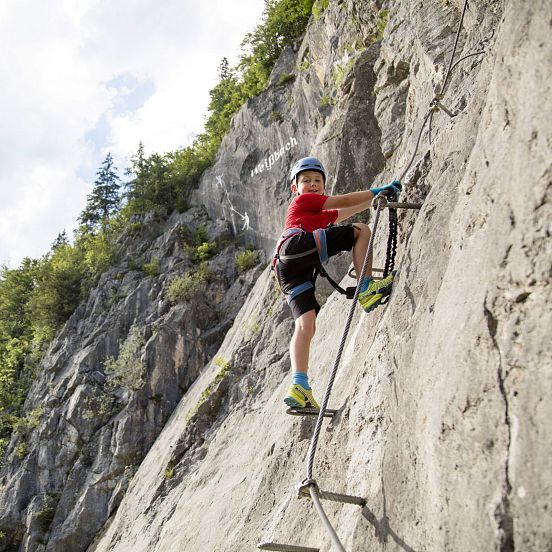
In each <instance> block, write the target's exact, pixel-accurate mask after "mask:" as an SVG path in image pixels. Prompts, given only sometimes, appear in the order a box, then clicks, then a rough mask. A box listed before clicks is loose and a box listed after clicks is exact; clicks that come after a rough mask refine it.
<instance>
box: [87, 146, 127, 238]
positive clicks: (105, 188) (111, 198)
mask: <svg viewBox="0 0 552 552" xmlns="http://www.w3.org/2000/svg"><path fill="white" fill-rule="evenodd" d="M96 175H97V179H96V181H95V182H94V189H93V190H92V193H91V194H90V195H89V196H88V197H87V198H86V208H85V209H84V211H83V212H82V213H81V215H80V217H79V221H80V223H81V224H83V225H84V226H86V228H87V230H89V231H92V232H93V231H94V230H96V229H97V228H98V225H101V228H102V230H104V231H105V230H106V229H107V227H108V226H109V220H110V218H111V215H113V214H114V213H116V212H117V211H118V210H119V207H120V204H121V196H120V193H119V190H120V188H121V185H120V183H119V181H120V180H121V179H120V178H119V175H118V174H117V167H115V166H114V164H113V157H112V156H111V153H108V154H107V156H106V158H105V160H104V162H103V163H102V166H101V167H100V168H99V169H98V172H97V173H96Z"/></svg>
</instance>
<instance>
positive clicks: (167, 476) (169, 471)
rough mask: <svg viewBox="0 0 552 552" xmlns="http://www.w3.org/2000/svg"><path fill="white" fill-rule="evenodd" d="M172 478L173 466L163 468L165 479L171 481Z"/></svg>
mask: <svg viewBox="0 0 552 552" xmlns="http://www.w3.org/2000/svg"><path fill="white" fill-rule="evenodd" d="M173 477H174V466H171V465H168V466H167V467H166V468H165V479H166V480H167V481H169V480H171V479H172V478H173Z"/></svg>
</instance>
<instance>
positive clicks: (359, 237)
mask: <svg viewBox="0 0 552 552" xmlns="http://www.w3.org/2000/svg"><path fill="white" fill-rule="evenodd" d="M290 182H291V191H292V193H293V194H295V197H294V199H293V200H292V202H291V203H290V205H289V207H288V210H287V216H286V222H285V228H284V233H283V234H282V237H281V238H280V240H279V241H278V245H277V246H276V252H275V264H274V266H275V272H276V277H277V278H278V281H279V283H280V286H281V288H282V290H283V291H284V293H285V295H286V299H287V302H288V304H289V306H290V307H291V311H292V314H293V318H294V320H295V331H294V333H293V337H292V338H291V342H290V345H289V352H290V359H291V368H292V372H293V381H292V385H291V386H290V388H289V389H288V392H287V395H286V397H285V398H284V402H285V403H286V404H287V405H288V406H289V407H292V408H305V407H312V408H319V406H318V404H317V402H316V401H315V399H314V397H313V394H312V389H311V387H310V386H309V380H308V367H309V353H310V344H311V341H312V338H313V336H314V332H315V330H316V316H317V314H318V311H319V310H320V305H319V304H318V302H317V301H316V298H315V296H314V280H315V278H316V275H315V270H316V268H317V267H319V266H320V263H324V262H325V261H326V260H327V259H328V258H329V257H332V256H334V255H337V254H338V253H340V252H341V251H351V249H352V251H353V253H352V256H353V265H354V267H355V271H356V274H357V275H360V273H361V270H362V265H363V262H364V258H365V255H366V251H367V249H368V242H369V240H370V228H369V227H368V225H366V224H363V223H357V222H355V223H354V224H348V225H342V226H333V224H334V223H336V222H342V221H344V220H346V219H348V218H350V217H352V216H353V215H355V214H357V213H360V212H361V211H364V210H365V209H368V208H369V207H370V205H371V204H372V200H373V199H374V197H375V196H376V195H377V194H379V193H380V192H381V191H389V192H393V193H395V194H397V195H398V193H399V192H400V190H401V184H400V182H399V181H397V180H395V181H393V182H391V184H387V185H386V186H383V187H381V188H372V189H371V190H366V191H361V192H351V193H348V194H343V195H337V196H327V195H324V187H325V184H326V171H325V170H324V167H323V166H322V163H320V161H319V160H318V159H316V158H315V157H305V158H303V159H300V160H299V161H297V163H295V165H294V166H293V168H292V170H291V175H290ZM371 274H372V259H371V258H370V259H369V263H368V268H367V271H366V275H365V276H364V278H362V281H360V282H358V283H357V285H359V286H360V293H359V296H358V300H359V303H360V304H361V306H362V308H363V309H364V311H365V312H370V311H372V310H373V309H375V308H376V307H377V306H378V305H379V304H380V303H381V301H382V299H383V298H384V297H385V296H387V295H389V294H390V293H391V287H392V285H393V276H394V274H389V276H387V277H386V278H384V279H382V280H378V281H376V280H373V279H372V276H371Z"/></svg>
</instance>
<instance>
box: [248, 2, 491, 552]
mask: <svg viewBox="0 0 552 552" xmlns="http://www.w3.org/2000/svg"><path fill="white" fill-rule="evenodd" d="M467 6H468V0H465V1H464V7H463V10H462V16H461V18H460V22H459V24H458V29H457V32H456V38H455V41H454V47H453V50H452V54H451V57H450V62H449V66H448V70H447V73H446V75H445V79H444V82H443V85H442V87H441V89H440V90H439V91H438V92H437V93H436V94H435V97H434V98H433V100H432V102H431V103H430V106H429V109H428V112H427V114H426V115H425V117H424V120H423V123H422V126H421V128H420V131H419V133H418V138H417V140H416V146H415V149H414V153H413V155H412V157H411V159H410V161H409V162H408V164H407V166H406V168H405V169H404V171H403V173H402V174H401V177H400V178H399V180H400V181H403V180H404V178H405V176H406V175H407V173H408V171H409V170H410V168H411V167H412V164H413V163H414V160H415V159H416V156H417V153H418V147H419V145H420V140H421V137H422V134H423V131H424V128H425V126H426V124H427V123H428V121H429V122H430V126H429V136H431V120H432V118H433V114H434V113H435V112H436V111H437V110H441V111H443V112H445V113H447V114H448V115H449V116H451V117H453V116H454V114H453V113H452V112H451V111H450V110H449V109H448V108H446V107H445V106H444V105H443V104H442V102H441V100H442V99H443V97H444V93H445V90H446V86H447V84H448V80H449V77H450V74H451V72H452V71H453V70H454V68H455V67H456V66H457V65H458V64H459V63H460V62H461V61H463V60H464V59H467V58H468V57H471V56H474V55H478V54H481V53H484V51H483V52H475V53H473V54H469V55H467V56H464V57H463V58H461V59H460V60H458V61H457V62H456V63H454V64H453V60H454V56H455V54H456V48H457V46H458V39H459V35H460V31H461V28H462V23H463V20H464V15H465V13H466V9H467ZM430 143H431V139H430ZM387 199H388V198H386V197H385V196H384V194H383V193H380V194H378V195H377V196H376V197H375V198H374V200H373V206H374V208H375V215H374V223H373V230H372V233H371V235H370V240H369V243H368V249H367V251H366V256H365V258H364V263H363V266H362V270H361V274H360V278H358V280H359V281H360V280H361V278H362V277H363V276H364V274H365V273H366V269H367V266H368V260H369V258H370V256H371V254H372V251H373V246H374V237H375V235H376V231H377V227H378V222H379V217H380V212H381V210H382V209H383V208H385V207H387V208H388V210H389V230H390V231H389V238H388V241H387V255H386V264H385V268H384V275H387V274H388V273H389V271H391V270H392V269H393V267H394V262H395V252H396V234H397V216H396V208H397V207H399V208H400V204H398V203H397V202H393V201H388V200H387ZM389 199H394V198H389ZM420 207H421V205H419V204H408V205H406V204H405V206H404V208H407V209H419V208H420ZM359 290H360V287H359V286H357V287H356V289H355V294H354V296H353V300H354V301H353V304H352V305H351V307H350V309H349V314H348V316H347V321H346V323H345V328H344V330H343V335H342V338H341V342H340V345H339V348H338V351H337V354H336V358H335V361H334V365H333V368H332V371H331V373H330V378H329V380H328V384H327V387H326V392H325V394H324V399H323V401H322V405H321V406H320V410H319V412H318V418H317V420H316V425H315V428H314V433H313V436H312V439H311V442H310V446H309V449H308V452H307V458H306V463H307V477H306V479H304V480H303V481H302V482H301V483H300V484H299V485H298V486H297V490H298V493H299V496H300V497H303V496H310V498H311V499H312V501H313V504H314V507H315V509H316V511H317V513H318V515H319V517H320V519H321V520H322V523H323V524H324V526H325V528H326V530H327V532H328V534H329V536H330V538H331V541H332V543H333V545H334V547H335V549H336V550H338V551H340V552H346V550H345V548H344V546H343V544H342V543H341V541H340V539H339V536H338V535H337V532H336V531H335V529H334V527H333V526H332V524H331V522H330V521H329V519H328V517H327V515H326V513H325V511H324V508H323V507H322V504H321V499H327V500H333V501H337V502H343V503H348V504H355V505H358V506H361V507H363V506H364V505H365V504H366V501H365V499H363V498H359V497H353V496H349V495H341V494H337V493H329V492H328V491H322V490H320V489H319V487H318V484H317V482H316V480H315V479H314V477H313V468H314V459H315V455H316V449H317V446H318V440H319V437H320V431H321V428H322V422H323V419H324V417H325V416H326V411H327V406H328V402H329V399H330V395H331V392H332V388H333V384H334V381H335V378H336V375H337V370H338V368H339V364H340V362H341V356H342V354H343V350H344V348H345V342H346V340H347V336H348V334H349V329H350V326H351V322H352V319H353V314H354V309H355V306H356V300H357V298H358V295H359ZM271 546H275V548H274V547H271ZM282 546H283V547H282ZM259 548H260V549H262V550H283V551H289V552H303V551H312V550H314V551H316V550H319V549H316V548H306V547H300V546H290V545H280V544H276V543H263V545H262V548H261V545H259Z"/></svg>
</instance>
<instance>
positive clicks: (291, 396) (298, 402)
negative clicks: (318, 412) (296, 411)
mask: <svg viewBox="0 0 552 552" xmlns="http://www.w3.org/2000/svg"><path fill="white" fill-rule="evenodd" d="M284 402H285V403H286V404H287V405H288V406H289V407H290V408H317V409H319V408H320V407H319V406H318V403H317V402H316V401H315V400H314V397H313V396H312V390H311V389H309V390H308V391H307V390H306V389H305V388H304V387H303V386H302V385H299V384H298V383H294V384H293V385H292V386H290V388H289V389H288V392H287V395H286V398H285V399H284Z"/></svg>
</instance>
